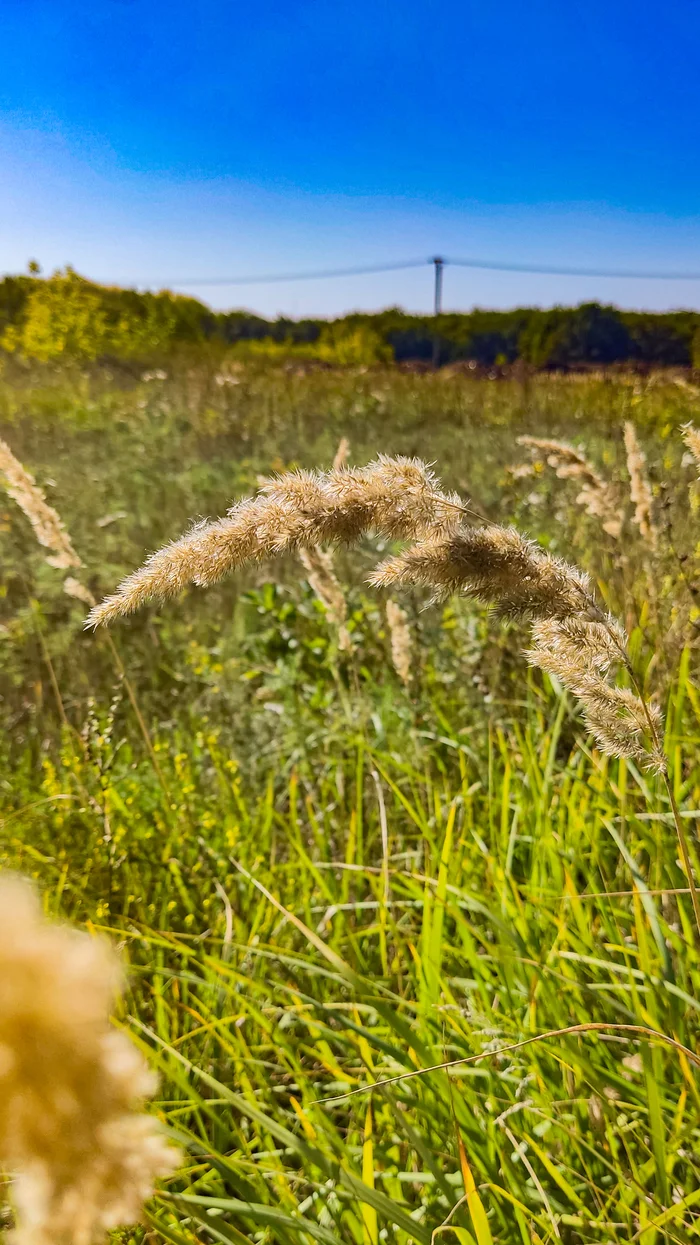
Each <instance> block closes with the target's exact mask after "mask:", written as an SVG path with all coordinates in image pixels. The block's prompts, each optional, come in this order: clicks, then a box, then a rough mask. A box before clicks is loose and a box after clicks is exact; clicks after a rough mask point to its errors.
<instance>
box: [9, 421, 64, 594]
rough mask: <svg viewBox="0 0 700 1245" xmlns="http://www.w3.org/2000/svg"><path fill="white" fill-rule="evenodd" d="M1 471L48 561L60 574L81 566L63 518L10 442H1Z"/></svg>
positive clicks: (11, 494) (12, 496) (13, 498)
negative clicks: (47, 555)
mask: <svg viewBox="0 0 700 1245" xmlns="http://www.w3.org/2000/svg"><path fill="white" fill-rule="evenodd" d="M0 471H1V472H2V474H3V475H4V477H5V487H6V489H7V492H8V493H9V495H10V497H11V498H12V500H13V501H15V502H16V503H17V505H18V506H19V508H20V510H21V511H22V512H23V513H24V514H25V515H26V517H27V518H28V519H29V522H30V523H31V525H32V528H33V531H34V535H35V536H36V539H37V541H38V542H39V544H40V545H41V546H42V548H44V549H48V550H49V554H50V556H49V557H47V559H46V561H47V562H48V563H49V565H50V566H55V567H57V568H58V569H59V570H67V569H68V568H69V567H72V566H74V567H79V566H82V562H81V560H80V558H79V557H78V555H77V553H76V552H75V549H74V548H73V546H72V544H71V540H70V536H69V535H68V533H67V531H66V529H65V527H64V526H63V523H62V522H61V518H60V515H58V514H57V512H56V511H55V510H54V508H53V506H50V505H49V503H48V502H47V500H46V498H45V496H44V494H43V492H42V490H41V489H40V488H39V485H38V484H37V483H36V480H35V479H34V477H33V476H31V475H30V474H29V472H28V471H27V470H26V469H25V468H24V467H23V466H22V464H21V462H20V461H19V459H18V458H15V455H14V454H13V453H12V450H11V449H10V447H9V445H8V444H7V442H5V441H2V440H0Z"/></svg>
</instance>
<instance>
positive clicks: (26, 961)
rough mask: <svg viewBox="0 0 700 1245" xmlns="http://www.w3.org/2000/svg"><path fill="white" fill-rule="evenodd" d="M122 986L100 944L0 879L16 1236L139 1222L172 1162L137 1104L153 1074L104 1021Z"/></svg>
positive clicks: (41, 1238) (1, 990)
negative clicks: (52, 917)
mask: <svg viewBox="0 0 700 1245" xmlns="http://www.w3.org/2000/svg"><path fill="white" fill-rule="evenodd" d="M121 985H122V974H121V968H120V964H119V960H118V958H117V956H116V954H115V953H114V952H113V951H112V949H111V947H110V946H109V944H108V943H106V942H103V941H102V940H99V939H93V938H91V937H89V936H88V935H87V934H83V933H78V932H77V931H74V930H71V929H68V928H66V927H63V926H59V925H55V924H52V923H50V922H48V921H47V920H45V919H44V917H43V914H42V912H41V908H40V905H39V902H38V900H37V897H36V895H35V893H34V891H33V890H32V888H31V887H30V886H29V885H28V884H27V883H25V882H23V881H21V880H20V879H17V878H14V877H8V876H5V877H3V878H2V879H1V880H0V1165H2V1166H4V1167H5V1168H6V1169H7V1170H11V1171H12V1172H13V1173H14V1177H15V1178H14V1181H13V1185H12V1196H13V1201H14V1204H15V1207H16V1212H17V1221H18V1224H17V1230H16V1233H15V1236H14V1239H15V1241H16V1242H17V1245H93V1242H96V1241H99V1240H101V1239H102V1238H103V1237H104V1235H105V1234H106V1232H107V1231H108V1230H109V1229H111V1228H114V1227H117V1226H119V1225H121V1224H126V1223H133V1222H134V1221H135V1220H136V1219H138V1218H139V1215H140V1213H141V1208H142V1205H143V1202H144V1201H145V1200H146V1199H147V1198H148V1197H150V1195H151V1193H152V1191H153V1182H154V1179H155V1178H156V1177H158V1176H165V1175H168V1174H170V1173H171V1172H172V1171H173V1169H174V1167H175V1166H176V1162H177V1157H178V1156H177V1152H176V1151H175V1150H174V1149H172V1148H171V1147H170V1146H169V1145H168V1144H167V1142H166V1140H165V1137H164V1136H163V1135H162V1134H161V1133H160V1131H159V1128H158V1125H157V1123H156V1121H155V1119H153V1117H151V1116H148V1115H145V1114H143V1113H142V1112H141V1110H140V1108H141V1106H142V1104H143V1101H144V1099H145V1098H146V1097H147V1096H149V1095H150V1094H152V1093H153V1091H154V1088H155V1081H154V1078H153V1076H152V1075H151V1073H150V1072H149V1070H148V1068H147V1066H146V1064H145V1063H144V1060H143V1058H142V1057H141V1055H140V1054H139V1052H138V1051H137V1049H136V1048H135V1046H134V1045H133V1044H132V1043H131V1042H130V1041H129V1040H128V1038H127V1037H126V1036H125V1035H124V1034H122V1033H119V1032H118V1031H116V1030H114V1029H113V1028H112V1027H111V1026H110V1023H109V1015H110V1011H111V1008H112V1006H113V1003H114V999H115V995H116V994H117V993H118V991H119V989H120V988H121Z"/></svg>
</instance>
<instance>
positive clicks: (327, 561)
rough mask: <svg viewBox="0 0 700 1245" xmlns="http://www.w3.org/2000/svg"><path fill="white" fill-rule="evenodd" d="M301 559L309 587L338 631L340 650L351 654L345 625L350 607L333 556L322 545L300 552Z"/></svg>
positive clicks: (350, 645) (350, 643)
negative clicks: (339, 580) (336, 571)
mask: <svg viewBox="0 0 700 1245" xmlns="http://www.w3.org/2000/svg"><path fill="white" fill-rule="evenodd" d="M299 558H300V561H301V564H302V566H303V567H304V570H305V571H306V572H307V578H308V581H309V585H310V587H311V589H312V590H313V592H314V593H315V594H316V596H317V597H318V599H319V601H320V602H321V604H322V605H323V607H324V609H325V610H326V613H327V614H328V618H329V619H330V621H331V623H333V625H334V626H335V627H336V628H337V630H338V648H339V649H341V650H342V651H343V652H350V650H351V649H352V640H351V639H350V632H349V631H348V629H347V627H346V625H345V623H346V619H347V616H348V607H347V602H346V600H345V593H344V592H343V589H342V588H341V586H340V583H339V582H338V577H337V575H336V573H335V568H334V565H333V555H332V554H331V553H330V552H329V550H327V549H322V548H321V546H320V545H312V546H310V547H309V548H308V549H300V550H299Z"/></svg>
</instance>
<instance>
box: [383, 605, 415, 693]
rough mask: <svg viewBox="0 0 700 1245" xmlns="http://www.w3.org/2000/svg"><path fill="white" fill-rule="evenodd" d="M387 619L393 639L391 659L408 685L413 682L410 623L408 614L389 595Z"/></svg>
mask: <svg viewBox="0 0 700 1245" xmlns="http://www.w3.org/2000/svg"><path fill="white" fill-rule="evenodd" d="M386 621H387V625H388V627H389V636H390V639H391V660H392V664H393V666H394V670H395V671H396V673H397V674H398V676H399V678H400V679H401V682H402V683H403V684H404V685H405V686H406V687H408V685H409V683H410V682H411V655H412V651H413V644H412V642H411V630H410V627H409V625H408V614H407V613H406V611H405V610H402V609H401V606H400V605H397V603H396V601H394V600H392V598H391V597H389V600H388V601H387V603H386Z"/></svg>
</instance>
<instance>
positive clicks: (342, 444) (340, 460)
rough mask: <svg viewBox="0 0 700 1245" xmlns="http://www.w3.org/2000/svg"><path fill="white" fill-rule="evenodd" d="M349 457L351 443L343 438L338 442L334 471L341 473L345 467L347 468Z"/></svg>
mask: <svg viewBox="0 0 700 1245" xmlns="http://www.w3.org/2000/svg"><path fill="white" fill-rule="evenodd" d="M349 455H350V442H349V441H348V439H347V437H341V438H340V441H339V442H338V448H337V450H336V451H335V458H334V459H333V470H334V471H341V470H342V468H343V467H345V466H347V461H348V457H349Z"/></svg>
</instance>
